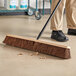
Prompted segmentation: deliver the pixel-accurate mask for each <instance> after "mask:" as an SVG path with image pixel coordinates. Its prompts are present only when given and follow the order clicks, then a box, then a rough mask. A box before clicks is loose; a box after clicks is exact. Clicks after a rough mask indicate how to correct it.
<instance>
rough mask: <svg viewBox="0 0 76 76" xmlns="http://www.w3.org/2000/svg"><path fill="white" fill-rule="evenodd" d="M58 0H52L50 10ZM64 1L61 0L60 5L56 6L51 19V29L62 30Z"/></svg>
mask: <svg viewBox="0 0 76 76" xmlns="http://www.w3.org/2000/svg"><path fill="white" fill-rule="evenodd" d="M58 1H59V0H52V5H51V12H52V11H53V10H54V8H55V6H56V4H57V2H58ZM65 3H66V0H62V1H61V3H60V5H59V6H58V8H57V10H56V11H55V14H54V15H53V17H52V19H51V29H52V30H62V27H63V13H64V8H65Z"/></svg>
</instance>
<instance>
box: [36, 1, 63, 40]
mask: <svg viewBox="0 0 76 76" xmlns="http://www.w3.org/2000/svg"><path fill="white" fill-rule="evenodd" d="M61 1H62V0H59V1H58V3H57V5H56V7H55V8H54V10H53V12H52V13H51V15H50V17H49V18H48V20H47V22H46V23H45V25H44V27H43V28H42V30H41V32H40V33H39V35H38V37H37V40H38V39H39V38H40V36H41V35H42V33H43V31H44V29H45V28H46V26H47V24H48V22H49V20H50V19H51V18H52V16H53V15H54V13H55V11H56V9H57V7H58V6H59V4H60V2H61Z"/></svg>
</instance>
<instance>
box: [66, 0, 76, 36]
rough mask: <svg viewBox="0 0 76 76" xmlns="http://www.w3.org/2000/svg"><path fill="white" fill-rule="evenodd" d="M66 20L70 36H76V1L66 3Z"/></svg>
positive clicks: (70, 0)
mask: <svg viewBox="0 0 76 76" xmlns="http://www.w3.org/2000/svg"><path fill="white" fill-rule="evenodd" d="M66 19H67V27H68V29H69V30H68V34H74V35H76V0H67V1H66Z"/></svg>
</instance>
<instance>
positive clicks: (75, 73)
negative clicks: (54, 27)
mask: <svg viewBox="0 0 76 76" xmlns="http://www.w3.org/2000/svg"><path fill="white" fill-rule="evenodd" d="M48 17H49V15H45V16H44V17H42V19H41V20H39V21H37V20H35V17H34V16H0V76H76V61H75V58H76V45H75V44H76V37H75V36H69V35H67V28H66V27H67V26H66V19H65V16H64V25H65V26H64V28H63V31H64V33H65V34H66V35H67V36H68V37H69V41H68V42H63V43H61V42H57V41H54V40H52V39H50V36H51V30H50V22H49V24H48V26H47V28H46V29H45V31H44V33H43V35H42V36H41V38H40V40H43V41H46V42H50V43H56V44H61V45H66V46H70V47H71V59H67V60H66V59H60V58H57V57H53V56H48V55H44V54H40V53H36V52H32V51H29V50H25V49H20V48H16V47H11V46H8V45H5V44H3V43H2V41H3V40H4V38H5V36H6V34H15V35H20V36H24V37H28V38H34V39H36V37H37V35H38V34H39V32H40V30H41V29H42V27H43V25H44V24H45V22H46V20H47V19H48Z"/></svg>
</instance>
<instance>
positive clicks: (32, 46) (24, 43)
mask: <svg viewBox="0 0 76 76" xmlns="http://www.w3.org/2000/svg"><path fill="white" fill-rule="evenodd" d="M61 1H62V0H59V1H58V3H57V5H56V7H55V9H54V10H53V12H52V13H51V15H50V17H49V18H48V20H47V22H46V23H45V25H44V27H43V28H42V30H41V32H40V33H39V35H38V37H37V39H36V40H34V39H28V38H24V37H20V36H15V35H7V36H6V38H5V40H4V41H3V43H5V44H7V45H11V46H14V47H19V48H23V49H27V50H32V51H35V52H40V53H44V54H48V55H52V56H56V57H60V58H63V59H69V58H70V57H71V56H70V48H69V47H68V46H63V45H57V44H53V43H48V42H43V41H40V40H38V39H39V38H40V36H41V35H42V33H43V31H44V29H45V28H46V26H47V24H48V22H49V20H50V19H51V18H52V16H53V15H54V13H55V11H56V9H57V7H58V6H59V4H60V2H61Z"/></svg>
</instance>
